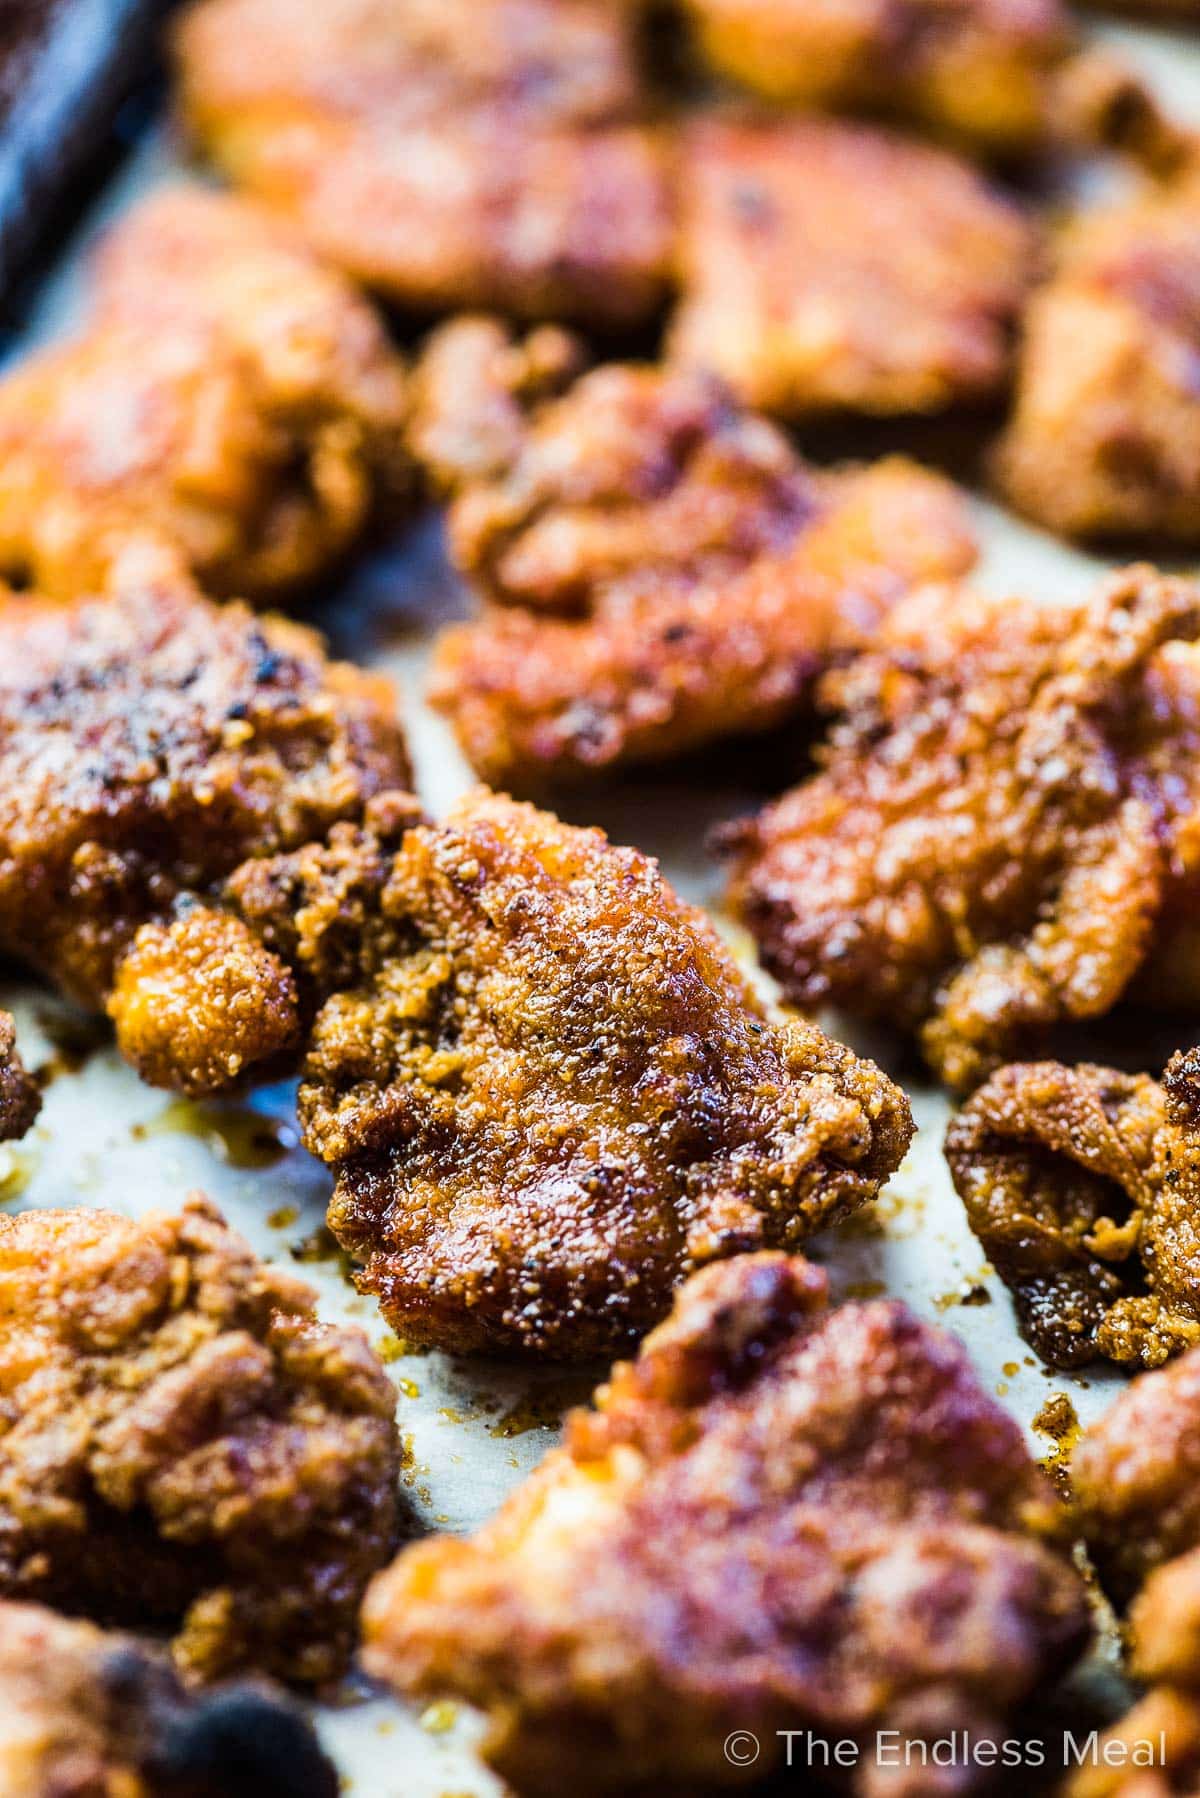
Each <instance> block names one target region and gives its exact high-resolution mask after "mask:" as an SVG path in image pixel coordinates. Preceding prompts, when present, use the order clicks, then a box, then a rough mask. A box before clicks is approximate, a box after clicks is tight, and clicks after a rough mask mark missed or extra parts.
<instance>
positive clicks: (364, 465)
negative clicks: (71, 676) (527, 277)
mask: <svg viewBox="0 0 1200 1798" xmlns="http://www.w3.org/2000/svg"><path fill="white" fill-rule="evenodd" d="M406 403H407V394H406V385H405V374H404V367H403V363H402V362H401V359H400V358H399V356H398V355H397V354H396V353H395V351H394V350H393V349H392V348H391V346H390V344H389V343H388V340H387V337H386V334H385V332H384V329H383V326H382V324H381V323H380V321H379V320H378V319H377V318H376V316H375V314H374V313H373V311H372V310H371V308H370V306H369V305H368V304H367V302H366V301H365V300H363V299H362V298H361V297H360V296H359V295H358V294H356V293H355V292H354V291H353V289H352V288H351V287H350V285H349V284H348V283H347V282H346V281H344V280H343V279H342V277H341V276H339V275H337V274H335V273H333V272H332V271H330V270H328V269H326V268H323V267H321V266H320V265H319V264H318V263H317V262H316V261H315V260H314V259H313V257H312V256H311V255H309V254H308V252H307V251H306V250H305V249H304V248H303V247H301V246H300V245H299V244H298V243H297V242H296V241H295V240H294V239H293V237H292V236H291V235H289V234H288V233H286V232H284V231H281V229H280V227H279V226H278V225H277V224H276V223H275V222H274V221H273V220H272V219H271V218H269V217H268V216H267V214H265V213H264V212H261V211H260V210H259V209H257V208H255V207H252V206H249V205H246V204H245V203H243V202H241V201H239V200H236V199H230V198H227V197H225V196H223V195H218V194H215V193H209V192H207V191H205V190H204V189H202V188H199V187H182V186H181V187H178V188H169V189H166V190H165V191H163V192H161V193H155V194H153V195H152V196H151V197H150V198H149V199H148V200H146V201H144V202H143V203H142V204H141V205H140V206H138V207H136V208H135V209H134V211H133V212H132V213H131V214H129V215H128V216H127V217H126V218H124V219H122V221H121V223H120V224H119V225H118V226H116V227H115V229H114V230H113V231H112V232H111V234H110V235H109V237H108V238H107V239H106V240H105V243H104V246H103V248H102V250H101V253H100V255H99V257H98V259H97V264H96V304H95V307H94V311H93V314H92V319H91V322H90V324H89V326H88V327H87V328H86V329H85V330H84V332H83V334H82V335H81V336H80V337H78V338H76V339H75V340H74V341H71V342H67V343H65V344H61V345H54V346H52V347H51V348H49V349H48V350H46V351H44V352H42V353H41V354H39V355H36V356H34V357H32V358H31V359H29V360H27V361H25V362H23V363H20V364H18V366H17V368H16V369H15V371H14V372H13V373H12V374H10V375H8V376H6V378H5V380H4V381H3V382H2V383H0V567H2V568H4V569H6V570H10V571H11V570H16V571H17V572H19V573H20V574H21V575H22V577H23V578H24V579H25V580H27V581H29V582H31V583H32V584H33V585H35V586H37V587H39V588H40V589H41V590H42V591H44V592H47V593H52V594H55V595H68V596H72V597H73V596H75V595H76V594H78V593H81V592H86V591H89V590H94V589H95V587H96V585H97V584H99V583H100V582H101V581H102V580H103V578H104V575H105V571H106V563H107V558H108V556H109V555H110V554H111V549H112V543H113V541H114V539H115V540H116V541H118V542H119V541H120V539H121V537H122V535H123V534H124V533H126V532H127V531H128V530H130V529H146V528H153V529H154V530H157V531H160V532H162V533H164V534H166V535H168V536H170V537H171V538H172V539H173V541H174V542H175V543H176V544H177V546H178V547H179V549H180V551H181V552H182V554H183V555H184V556H185V557H186V559H187V561H188V563H189V564H190V566H191V567H192V569H193V570H194V572H195V573H196V574H197V576H198V577H199V578H200V579H201V580H202V582H203V583H204V585H205V586H206V587H207V588H208V589H209V590H210V591H213V592H217V593H221V594H242V595H247V596H249V597H251V598H267V597H270V596H271V595H273V594H276V593H279V592H281V591H285V590H288V589H290V588H292V587H295V586H297V585H300V584H303V583H305V582H308V581H311V580H312V579H313V578H314V577H315V576H317V575H318V574H320V573H322V572H323V571H325V570H326V569H328V568H329V567H330V566H331V565H332V564H334V563H336V562H337V561H338V560H339V559H340V558H341V557H342V556H344V554H345V553H346V552H347V551H348V550H349V549H350V548H351V547H352V546H353V545H354V543H355V542H356V541H357V540H358V539H359V538H360V537H361V536H362V535H363V532H364V530H365V529H366V527H367V526H368V524H369V523H370V522H371V521H372V519H373V518H374V517H375V516H376V514H377V513H380V512H394V511H395V510H396V509H397V508H398V506H399V504H400V502H401V500H402V499H403V498H404V496H405V495H406V494H407V491H408V489H409V488H410V487H411V485H412V476H411V464H410V462H409V458H408V455H407V452H406V450H405V447H404V425H405V408H406Z"/></svg>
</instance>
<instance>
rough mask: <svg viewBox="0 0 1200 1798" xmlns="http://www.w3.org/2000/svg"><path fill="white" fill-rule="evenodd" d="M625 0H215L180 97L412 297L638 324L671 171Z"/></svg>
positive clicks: (187, 52) (354, 269) (218, 143)
mask: <svg viewBox="0 0 1200 1798" xmlns="http://www.w3.org/2000/svg"><path fill="white" fill-rule="evenodd" d="M631 13H632V9H631V8H629V7H626V6H620V5H618V6H609V5H606V4H603V3H598V0H568V4H565V5H561V4H550V3H549V0H483V3H482V4H481V3H480V0H454V3H453V4H450V5H441V6H439V5H437V4H433V3H431V0H420V3H418V4H410V5H402V6H396V5H381V4H380V0H332V3H331V4H330V3H326V4H324V5H322V6H320V7H313V8H310V9H309V11H308V14H307V15H306V16H305V17H304V18H303V19H300V18H298V17H297V14H296V9H295V7H294V6H293V5H292V4H291V0H203V3H202V4H201V5H199V6H198V7H195V8H193V9H192V11H191V12H190V14H189V15H187V16H186V17H185V19H184V22H183V26H182V28H181V30H180V32H179V36H178V40H177V42H178V52H179V56H178V60H179V67H180V75H181V105H182V109H183V113H184V117H185V119H186V121H187V123H188V124H189V126H190V128H191V129H192V131H193V132H194V133H195V135H196V136H197V138H198V139H199V140H200V141H201V142H202V143H203V144H204V145H205V147H206V148H207V149H208V150H209V152H210V153H211V154H212V155H213V156H214V157H215V158H216V160H217V161H218V162H219V163H220V164H221V166H222V167H223V168H224V169H225V171H226V172H227V173H228V174H229V175H230V176H231V177H232V178H233V180H234V181H235V182H237V183H238V184H240V185H242V186H244V187H245V188H246V189H247V190H248V191H250V192H252V193H254V194H256V195H258V196H259V197H260V198H261V199H263V200H264V201H265V202H266V203H267V204H268V205H269V206H270V207H271V208H272V210H273V211H275V212H277V213H278V214H280V215H281V216H283V217H286V218H288V219H289V220H290V221H291V222H292V223H294V224H295V225H297V226H298V227H299V229H300V230H301V232H302V233H303V235H304V236H305V238H306V239H307V240H308V241H309V242H310V243H311V244H312V245H313V246H314V248H316V249H317V250H319V252H320V253H321V254H322V255H323V256H324V257H326V258H328V260H329V261H331V262H332V263H334V264H335V265H336V266H338V267H341V268H344V269H346V270H348V271H349V272H350V273H351V274H352V275H354V276H355V277H356V278H357V279H360V280H362V281H364V282H365V283H367V284H368V285H369V286H373V287H376V288H378V289H380V290H381V291H382V292H384V293H386V294H388V295H389V296H390V297H391V298H393V299H395V300H399V301H401V302H403V303H405V304H409V305H416V306H420V307H437V308H456V307H463V306H474V307H481V306H483V307H486V306H496V307H500V308H502V309H504V310H507V311H516V312H519V313H523V314H529V315H533V316H556V315H562V316H573V317H576V316H577V317H581V318H584V319H587V320H590V321H593V322H598V323H602V324H630V323H633V322H635V321H636V320H638V319H640V318H643V317H645V316H646V315H647V314H648V313H649V312H651V311H653V309H654V307H655V306H656V305H657V303H658V301H659V299H660V298H661V295H662V292H663V288H664V282H665V278H666V275H667V272H668V262H669V256H670V236H671V218H670V207H669V201H668V194H667V182H666V174H665V170H664V168H663V166H662V163H661V160H660V156H659V152H658V149H657V147H656V144H655V142H654V139H653V136H652V134H651V133H650V132H649V131H647V130H645V129H643V128H642V127H641V126H640V125H638V124H636V123H633V122H630V121H632V120H634V119H635V118H636V116H637V114H638V112H639V109H640V98H641V97H640V92H639V84H638V78H637V70H636V62H635V57H634V52H633V40H632V26H631V24H630V16H631Z"/></svg>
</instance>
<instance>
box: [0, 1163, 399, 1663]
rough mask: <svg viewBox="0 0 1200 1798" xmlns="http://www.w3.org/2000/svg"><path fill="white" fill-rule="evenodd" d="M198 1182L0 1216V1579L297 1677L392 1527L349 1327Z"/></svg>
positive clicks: (16, 1592) (1, 1587) (329, 1639)
mask: <svg viewBox="0 0 1200 1798" xmlns="http://www.w3.org/2000/svg"><path fill="white" fill-rule="evenodd" d="M314 1304H315V1295H314V1294H313V1292H312V1290H311V1289H310V1288H309V1287H308V1286H305V1285H304V1284H303V1283H302V1282H300V1281H298V1280H295V1279H293V1278H292V1277H291V1276H290V1275H288V1274H284V1273H281V1272H278V1271H276V1270H274V1269H272V1268H268V1267H265V1266H263V1265H262V1263H260V1262H259V1261H258V1260H257V1259H256V1258H255V1256H254V1255H253V1253H252V1252H251V1250H250V1248H249V1247H248V1245H247V1244H246V1243H245V1242H243V1241H242V1240H241V1238H240V1237H238V1236H236V1235H234V1233H233V1232H232V1231H231V1230H229V1229H228V1228H227V1227H226V1225H225V1223H224V1220H223V1219H222V1217H221V1214H220V1212H219V1211H217V1210H216V1209H215V1207H214V1206H212V1205H210V1204H209V1203H208V1201H207V1200H204V1199H200V1198H192V1199H190V1200H189V1201H188V1203H187V1204H186V1205H185V1206H184V1208H183V1210H182V1211H181V1212H180V1213H179V1214H178V1215H174V1216H173V1215H169V1214H167V1213H165V1212H154V1213H150V1214H148V1215H147V1216H146V1217H144V1218H142V1219H141V1220H140V1221H138V1222H133V1221H131V1220H130V1219H128V1218H123V1217H118V1216H116V1215H115V1214H113V1213H111V1212H98V1211H30V1212H25V1213H22V1214H21V1215H20V1216H17V1217H0V1314H2V1315H3V1317H4V1319H5V1330H4V1335H3V1339H2V1341H0V1595H2V1596H4V1597H8V1598H19V1599H29V1600H35V1601H39V1602H44V1603H47V1604H50V1605H53V1606H55V1607H56V1608H59V1609H63V1610H67V1611H72V1612H76V1613H79V1614H82V1615H87V1616H92V1617H96V1618H100V1619H104V1620H108V1621H114V1622H133V1621H136V1622H137V1623H138V1625H139V1626H140V1627H149V1626H152V1625H156V1624H160V1625H164V1626H166V1627H168V1628H170V1629H171V1630H173V1631H174V1632H176V1633H175V1635H174V1641H173V1644H172V1651H173V1654H174V1658H175V1662H176V1665H177V1666H178V1667H179V1668H180V1670H181V1671H182V1672H184V1673H186V1674H187V1675H189V1676H191V1677H196V1678H203V1679H212V1678H215V1677H219V1676H221V1675H223V1674H225V1673H228V1672H230V1671H231V1670H233V1669H236V1668H240V1667H255V1668H259V1669H261V1670H263V1671H264V1672H268V1673H274V1674H276V1675H278V1676H279V1677H281V1678H284V1679H289V1680H295V1681H300V1682H305V1683H315V1682H319V1681H325V1680H328V1679H332V1678H335V1677H336V1676H337V1675H339V1674H340V1673H341V1672H342V1671H343V1670H344V1668H345V1665H346V1663H347V1660H348V1658H349V1655H350V1653H351V1651H352V1649H353V1647H354V1644H355V1639H356V1632H357V1613H358V1605H359V1602H360V1599H361V1597H362V1592H363V1588H364V1586H365V1584H366V1582H367V1580H368V1579H369V1578H370V1576H371V1575H372V1573H374V1572H375V1571H376V1570H377V1568H378V1567H379V1566H380V1565H381V1564H382V1563H383V1562H384V1561H385V1560H386V1559H387V1556H388V1554H389V1553H390V1551H391V1550H392V1548H393V1547H394V1545H395V1537H396V1529H397V1487H398V1480H399V1446H398V1441H397V1437H396V1431H395V1426H394V1420H393V1414H394V1410H395V1393H394V1391H393V1388H392V1386H391V1384H390V1382H389V1381H388V1379H387V1376H386V1374H385V1373H384V1371H383V1368H382V1367H381V1365H380V1364H379V1362H378V1360H377V1359H376V1357H375V1355H374V1354H373V1352H372V1350H371V1349H370V1347H369V1345H368V1343H367V1339H366V1337H365V1336H364V1335H363V1334H362V1332H361V1331H359V1330H356V1329H350V1328H333V1327H330V1326H328V1325H325V1324H322V1323H320V1322H318V1320H317V1318H316V1315H315V1312H314Z"/></svg>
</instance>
